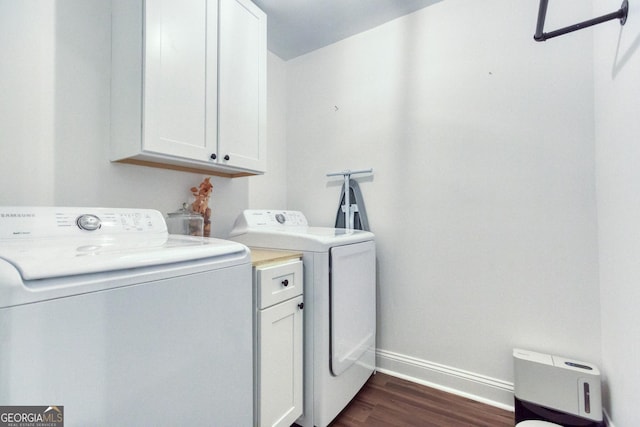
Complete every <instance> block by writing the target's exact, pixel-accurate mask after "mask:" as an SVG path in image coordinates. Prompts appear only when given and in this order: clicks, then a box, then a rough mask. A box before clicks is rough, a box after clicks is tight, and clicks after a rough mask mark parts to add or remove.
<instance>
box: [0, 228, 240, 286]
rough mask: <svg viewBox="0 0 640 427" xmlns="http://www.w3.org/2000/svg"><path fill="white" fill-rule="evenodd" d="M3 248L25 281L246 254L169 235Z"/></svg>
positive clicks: (0, 253) (227, 245) (232, 245)
mask: <svg viewBox="0 0 640 427" xmlns="http://www.w3.org/2000/svg"><path fill="white" fill-rule="evenodd" d="M1 246H2V248H1V249H0V259H4V260H6V261H8V262H9V263H11V264H12V265H13V266H14V267H15V268H16V269H17V270H18V271H19V272H20V275H21V276H22V278H23V280H35V279H46V278H52V277H60V276H73V275H77V274H88V273H99V272H104V271H113V270H124V269H131V268H140V267H150V266H160V265H164V264H171V263H176V262H182V261H192V260H196V259H203V258H212V257H222V256H224V255H229V254H236V253H237V254H241V253H243V252H246V251H247V249H246V248H245V247H244V246H243V245H241V244H239V243H236V242H231V241H227V240H220V239H212V238H206V237H191V236H177V235H168V234H164V235H160V236H149V237H146V238H134V239H132V238H130V239H102V240H95V239H92V240H76V239H73V240H68V239H48V240H31V241H22V242H19V243H10V244H5V243H3V244H2V245H1Z"/></svg>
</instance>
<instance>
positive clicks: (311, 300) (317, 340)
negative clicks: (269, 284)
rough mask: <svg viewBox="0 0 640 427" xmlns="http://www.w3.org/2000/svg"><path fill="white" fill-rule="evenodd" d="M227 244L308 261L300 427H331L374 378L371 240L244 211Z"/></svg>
mask: <svg viewBox="0 0 640 427" xmlns="http://www.w3.org/2000/svg"><path fill="white" fill-rule="evenodd" d="M230 239H232V240H235V241H238V242H241V243H244V244H245V245H247V246H251V247H255V248H268V249H286V250H294V251H298V252H301V253H302V254H303V266H304V300H305V309H304V334H305V337H304V405H303V406H304V409H303V410H304V413H303V416H302V417H301V418H300V419H298V421H297V423H298V424H300V425H302V426H304V427H313V426H316V427H325V426H327V425H328V424H329V423H330V422H331V421H332V420H333V419H334V418H335V417H336V415H338V413H340V411H341V410H342V409H344V407H345V406H346V405H347V404H348V403H349V401H350V400H351V399H352V398H353V397H354V396H355V395H356V393H357V392H358V391H359V390H360V389H361V388H362V386H363V385H364V383H365V382H366V381H367V379H368V378H369V377H370V376H371V374H372V373H373V372H374V370H375V337H376V257H375V242H374V235H373V234H372V233H370V232H367V231H360V230H345V229H341V228H322V227H310V226H309V225H308V222H307V219H306V218H305V216H304V215H303V214H302V213H301V212H297V211H273V210H245V211H244V212H243V213H242V214H241V215H240V216H239V217H238V219H237V220H236V223H235V225H234V228H233V231H232V232H231V235H230Z"/></svg>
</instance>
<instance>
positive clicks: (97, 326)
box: [0, 207, 253, 426]
mask: <svg viewBox="0 0 640 427" xmlns="http://www.w3.org/2000/svg"><path fill="white" fill-rule="evenodd" d="M251 293H252V292H251V262H250V257H249V251H248V249H247V248H246V247H245V246H244V245H241V244H239V243H236V242H230V241H225V240H220V239H208V238H202V237H190V236H172V235H168V234H167V228H166V225H165V222H164V218H163V217H162V215H161V214H160V213H159V212H157V211H154V210H147V209H141V210H136V209H105V208H45V207H0V405H2V406H3V407H5V408H6V407H7V406H16V405H17V406H20V405H44V408H47V407H48V406H53V405H57V407H58V408H61V409H62V410H63V415H64V421H66V423H65V425H67V426H88V425H121V426H126V425H130V426H133V425H136V426H142V425H154V426H162V425H228V426H231V425H233V426H248V425H251V423H252V421H253V415H252V411H253V409H252V408H253V402H252V388H253V378H252V311H251V303H252V295H251Z"/></svg>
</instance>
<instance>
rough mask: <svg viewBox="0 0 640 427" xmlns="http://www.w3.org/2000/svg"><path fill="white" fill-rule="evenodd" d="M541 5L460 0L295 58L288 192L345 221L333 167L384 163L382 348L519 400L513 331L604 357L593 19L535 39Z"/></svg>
mask: <svg viewBox="0 0 640 427" xmlns="http://www.w3.org/2000/svg"><path fill="white" fill-rule="evenodd" d="M537 7H538V2H537V1H534V0H532V1H529V2H526V3H523V2H512V1H508V0H488V1H483V2H477V1H474V0H448V1H445V2H440V3H437V4H435V5H433V6H430V7H428V8H425V9H423V10H422V11H419V12H416V13H414V14H412V15H409V16H406V17H404V18H400V19H398V20H396V21H393V22H391V23H389V24H386V25H383V26H381V27H378V28H376V29H374V30H371V31H369V32H366V33H363V34H360V35H357V36H354V37H352V38H349V39H347V40H344V41H342V42H339V43H336V44H334V45H332V46H329V47H327V48H324V49H321V50H319V51H316V52H312V53H310V54H308V55H305V56H302V57H299V58H297V59H294V60H291V61H289V62H288V63H287V66H288V67H287V80H288V82H289V85H288V99H289V104H288V127H287V144H288V168H289V174H288V177H289V178H288V206H289V208H291V209H299V210H302V211H304V212H305V213H306V214H307V215H308V217H309V219H310V221H311V222H312V223H313V224H315V225H325V226H329V225H332V223H333V220H334V217H335V213H336V209H337V204H338V196H339V183H336V182H335V181H331V180H329V179H327V178H326V177H325V174H326V173H327V172H332V171H339V170H342V169H347V168H350V169H360V168H368V167H372V168H374V173H375V175H374V176H373V178H363V179H360V180H359V181H360V184H361V189H362V191H363V193H364V199H365V201H366V208H367V211H368V214H369V221H370V224H371V228H372V231H373V232H374V233H376V236H377V244H378V288H379V290H378V297H379V303H378V314H379V316H378V330H379V333H378V344H379V348H380V349H381V354H380V358H379V363H380V364H381V366H383V367H385V366H386V367H389V368H391V369H395V370H397V371H400V373H402V374H407V375H412V376H414V377H415V376H422V377H423V378H422V379H424V380H427V381H434V382H439V383H440V384H441V385H443V384H444V385H447V381H449V380H451V381H450V382H449V386H452V387H454V388H459V389H460V390H462V391H463V392H469V393H475V394H484V396H480V397H485V398H488V399H492V400H498V401H501V400H502V403H504V404H507V405H508V404H511V403H512V401H511V400H510V399H511V397H510V395H509V393H502V394H500V393H498V394H497V395H495V396H494V395H493V394H492V391H491V390H489V389H491V388H492V387H493V385H495V386H496V387H497V388H499V389H501V390H502V391H508V390H509V387H510V382H511V381H512V368H511V366H512V364H511V363H512V362H511V349H512V348H513V347H516V346H520V347H525V348H531V349H535V350H540V351H543V352H552V353H555V354H562V355H566V356H570V357H575V358H578V359H582V360H587V361H593V362H596V363H598V362H599V361H600V316H599V290H598V266H597V262H598V259H597V231H596V204H595V203H596V202H595V188H594V186H595V184H594V183H595V176H594V173H595V172H594V135H593V120H594V112H593V105H594V104H593V76H592V72H591V70H592V63H593V55H592V52H593V44H592V37H593V36H592V35H591V34H589V33H588V32H582V33H576V34H574V35H572V36H565V38H564V40H561V41H558V42H555V41H554V42H547V43H543V44H539V43H535V42H534V41H533V32H534V29H535V21H536V16H537ZM550 10H551V9H550ZM591 13H592V10H591V8H590V5H580V4H579V2H577V3H576V2H572V3H571V5H563V4H562V2H555V3H554V4H553V15H554V16H551V15H552V14H551V13H550V14H549V19H548V21H547V22H548V25H549V27H553V26H556V27H557V26H559V24H558V21H562V20H564V23H565V25H567V24H569V23H573V22H571V21H574V20H576V19H586V18H589V17H591ZM567 21H569V22H567ZM391 359H394V360H393V361H392V360H391ZM398 360H399V361H400V363H396V362H397V361H398ZM435 371H437V372H435ZM443 373H444V374H445V375H444V377H446V376H447V375H448V376H449V377H452V376H456V375H457V376H465V375H466V376H467V377H468V378H470V379H471V380H470V381H466V382H465V381H462V382H461V381H458V379H459V378H458V379H452V378H448V379H447V378H443V375H442V374H443ZM494 380H495V381H494ZM474 382H480V383H483V382H484V383H485V385H487V387H485V389H482V390H479V391H478V390H476V389H475V388H474V387H475V385H474V384H472V383H474Z"/></svg>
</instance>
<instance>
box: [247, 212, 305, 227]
mask: <svg viewBox="0 0 640 427" xmlns="http://www.w3.org/2000/svg"><path fill="white" fill-rule="evenodd" d="M239 225H240V226H244V227H248V228H255V227H274V226H275V227H278V226H281V227H300V226H308V225H309V223H308V222H307V218H306V217H305V216H304V214H303V213H302V212H299V211H276V210H260V209H246V210H244V211H243V212H242V214H241V215H240V216H239V217H238V220H237V221H236V226H239Z"/></svg>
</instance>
